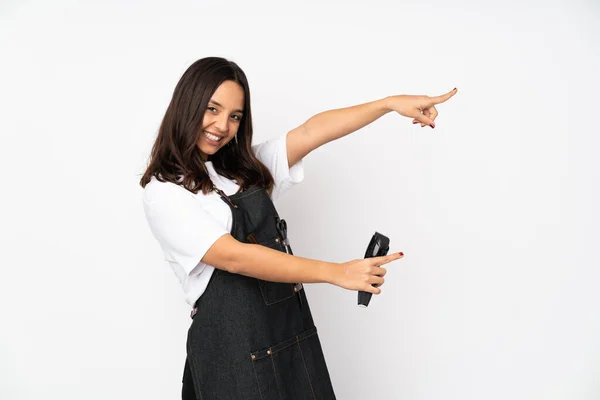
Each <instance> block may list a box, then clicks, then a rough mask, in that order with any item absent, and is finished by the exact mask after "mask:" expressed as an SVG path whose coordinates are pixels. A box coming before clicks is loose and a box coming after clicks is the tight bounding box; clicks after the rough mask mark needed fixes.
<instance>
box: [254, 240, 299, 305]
mask: <svg viewBox="0 0 600 400" xmlns="http://www.w3.org/2000/svg"><path fill="white" fill-rule="evenodd" d="M259 244H260V245H261V246H265V247H269V248H271V249H274V250H278V251H284V250H282V249H283V247H282V244H281V241H280V239H279V237H274V238H272V239H268V240H265V241H263V242H261V243H259ZM257 281H258V286H259V288H260V292H261V293H262V296H263V299H264V300H265V304H266V305H268V306H270V305H271V304H275V303H279V302H281V301H284V300H287V299H291V298H292V297H294V296H295V295H296V292H295V291H294V286H295V285H294V284H293V283H282V282H269V281H263V280H262V279H257Z"/></svg>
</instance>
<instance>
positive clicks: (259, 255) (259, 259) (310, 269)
mask: <svg viewBox="0 0 600 400" xmlns="http://www.w3.org/2000/svg"><path fill="white" fill-rule="evenodd" d="M228 264H229V270H230V272H233V273H237V274H240V275H245V276H251V277H253V278H259V279H262V280H265V281H271V282H289V283H295V282H302V283H333V284H335V283H336V282H337V281H338V280H339V274H340V273H343V272H342V270H343V267H342V266H341V264H337V263H331V262H325V261H318V260H311V259H307V258H302V257H297V256H293V255H289V254H287V253H283V252H281V251H277V250H273V249H270V248H268V247H265V246H260V245H255V244H246V243H240V245H238V246H236V248H235V250H234V251H233V252H232V253H231V259H230V261H229V263H228Z"/></svg>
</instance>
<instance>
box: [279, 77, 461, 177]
mask: <svg viewBox="0 0 600 400" xmlns="http://www.w3.org/2000/svg"><path fill="white" fill-rule="evenodd" d="M456 92H457V90H456V88H454V89H453V90H451V91H450V92H448V93H446V94H443V95H441V96H435V97H429V96H412V95H398V96H389V97H386V98H384V99H381V100H376V101H372V102H369V103H364V104H359V105H356V106H352V107H346V108H340V109H335V110H328V111H325V112H322V113H319V114H316V115H314V116H313V117H311V118H309V119H308V120H307V121H306V122H305V123H303V124H302V125H300V126H299V127H297V128H295V129H293V130H291V131H290V132H288V135H287V155H288V164H289V165H290V166H292V165H294V164H296V163H297V162H298V161H299V160H300V159H302V158H304V157H305V156H306V155H307V154H309V153H310V152H311V151H313V150H315V149H316V148H318V147H320V146H322V145H324V144H325V143H328V142H331V141H333V140H336V139H339V138H341V137H344V136H346V135H348V134H350V133H352V132H355V131H357V130H359V129H360V128H363V127H364V126H366V125H369V124H370V123H371V122H373V121H375V120H377V119H379V118H381V117H382V116H383V115H385V114H387V113H388V112H390V111H395V112H397V113H398V114H400V115H403V116H405V117H410V118H413V123H421V126H422V127H423V126H425V125H428V126H430V127H431V128H435V122H434V121H435V118H436V117H437V115H438V112H437V110H436V108H435V106H436V105H437V104H440V103H443V102H445V101H446V100H448V99H450V98H451V97H452V96H454V95H455V94H456Z"/></svg>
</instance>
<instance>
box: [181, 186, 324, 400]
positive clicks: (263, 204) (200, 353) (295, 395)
mask: <svg viewBox="0 0 600 400" xmlns="http://www.w3.org/2000/svg"><path fill="white" fill-rule="evenodd" d="M216 190H217V192H218V193H219V195H220V196H221V198H222V199H223V200H224V201H225V202H226V203H227V204H228V205H229V207H230V208H231V212H232V214H233V223H232V227H231V235H232V236H233V237H234V238H236V239H237V240H239V241H241V242H244V243H255V244H258V245H262V246H266V247H269V248H271V249H274V250H277V251H282V252H287V253H290V254H291V248H290V247H289V243H288V242H287V236H286V235H287V232H286V225H285V221H284V220H281V219H280V218H279V216H278V214H277V211H276V209H275V206H274V205H273V202H272V201H271V199H270V197H269V195H268V193H267V192H266V191H265V189H263V188H260V187H254V188H251V189H249V190H247V191H244V192H238V193H236V194H234V195H231V196H227V195H225V193H223V192H222V191H220V190H218V189H216ZM182 398H183V399H202V400H254V399H256V400H272V399H273V400H275V399H277V400H287V399H290V400H291V399H294V400H296V399H298V400H307V399H313V400H314V399H324V400H330V399H335V394H334V391H333V387H332V384H331V380H330V377H329V372H328V370H327V365H326V363H325V357H324V355H323V350H322V348H321V343H320V341H319V336H318V334H317V328H316V327H315V324H314V323H313V318H312V315H311V312H310V308H309V305H308V301H307V299H306V293H305V291H304V290H303V288H302V284H301V283H299V284H293V283H276V282H267V281H263V280H260V279H256V278H250V277H247V276H243V275H238V274H232V273H229V272H226V271H223V270H220V269H215V270H214V271H213V274H212V277H211V279H210V282H209V284H208V286H207V288H206V291H205V292H204V294H203V295H202V296H200V298H199V299H198V301H197V302H196V304H195V308H194V312H193V321H192V324H191V326H190V328H189V330H188V338H187V360H186V364H185V369H184V377H183V389H182Z"/></svg>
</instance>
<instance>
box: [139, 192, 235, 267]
mask: <svg viewBox="0 0 600 400" xmlns="http://www.w3.org/2000/svg"><path fill="white" fill-rule="evenodd" d="M167 185H168V184H167ZM184 190H185V189H182V188H179V187H168V188H163V190H161V191H160V193H158V194H156V193H153V194H149V195H145V196H144V212H145V214H146V219H147V221H148V224H149V226H150V230H151V231H152V233H153V235H154V237H155V238H156V239H157V240H158V242H159V243H160V245H161V247H162V249H163V252H164V254H165V259H166V260H167V261H169V262H175V263H177V264H179V265H180V266H181V267H182V268H183V270H184V271H185V273H186V274H187V275H190V274H191V273H192V272H193V273H194V274H197V273H200V272H202V271H199V270H195V271H194V269H195V268H196V266H198V264H199V263H200V261H201V260H202V257H204V255H205V254H206V252H207V251H208V249H210V247H211V246H212V245H213V244H214V243H215V242H216V241H217V239H219V238H220V237H221V236H223V235H225V234H227V233H229V232H228V231H227V230H226V229H225V227H224V226H222V225H221V224H220V223H219V222H218V221H217V220H216V219H215V218H214V217H213V216H212V215H211V214H210V213H209V212H207V211H206V210H205V209H204V208H203V207H202V205H201V204H200V202H198V201H197V200H196V199H195V198H194V197H192V196H191V195H188V194H187V193H186V192H184ZM202 265H205V264H202Z"/></svg>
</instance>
